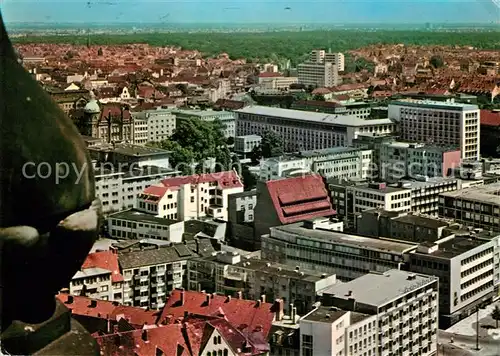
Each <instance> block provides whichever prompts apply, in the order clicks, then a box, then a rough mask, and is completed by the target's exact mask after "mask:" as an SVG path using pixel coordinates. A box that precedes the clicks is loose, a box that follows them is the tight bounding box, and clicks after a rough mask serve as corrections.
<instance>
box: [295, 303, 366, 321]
mask: <svg viewBox="0 0 500 356" xmlns="http://www.w3.org/2000/svg"><path fill="white" fill-rule="evenodd" d="M346 313H348V311H345V310H341V309H338V308H335V307H324V306H320V307H319V308H317V309H315V310H313V311H312V312H310V313H309V314H308V315H306V316H305V317H304V318H303V319H302V320H307V321H314V322H319V323H328V324H330V323H333V322H335V321H336V320H337V319H339V318H340V317H342V316H344V315H345V314H346ZM370 317H371V315H368V314H363V313H358V312H353V311H351V312H350V319H351V320H350V324H351V325H353V324H356V323H359V322H360V321H362V320H364V319H366V318H370Z"/></svg>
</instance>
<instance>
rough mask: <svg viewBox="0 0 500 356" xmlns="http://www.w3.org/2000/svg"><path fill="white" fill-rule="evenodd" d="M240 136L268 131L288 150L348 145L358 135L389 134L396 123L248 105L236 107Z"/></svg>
mask: <svg viewBox="0 0 500 356" xmlns="http://www.w3.org/2000/svg"><path fill="white" fill-rule="evenodd" d="M235 112H236V115H237V130H236V133H237V135H238V136H241V135H262V134H263V132H265V131H266V130H272V131H274V132H276V133H277V134H279V135H280V136H281V137H282V139H283V143H284V146H285V147H284V148H285V151H287V152H296V151H303V150H318V149H324V148H331V147H348V146H351V145H352V141H353V140H354V139H355V138H357V136H358V135H359V134H363V133H369V134H374V135H375V134H380V135H383V134H390V133H393V132H395V131H396V124H395V123H394V122H393V121H392V120H390V119H377V120H365V119H361V118H359V117H356V116H352V115H351V116H348V115H333V114H324V113H318V112H307V111H300V110H289V109H281V108H273V107H266V106H258V105H253V106H247V107H245V108H243V109H240V110H236V111H235Z"/></svg>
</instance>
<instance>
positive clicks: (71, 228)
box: [0, 14, 101, 355]
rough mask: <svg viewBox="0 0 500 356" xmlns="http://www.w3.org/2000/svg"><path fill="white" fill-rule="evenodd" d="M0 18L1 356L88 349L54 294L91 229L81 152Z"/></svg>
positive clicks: (88, 180) (87, 172) (86, 246)
mask: <svg viewBox="0 0 500 356" xmlns="http://www.w3.org/2000/svg"><path fill="white" fill-rule="evenodd" d="M0 21H1V29H0V119H1V123H0V259H1V260H0V288H1V289H0V317H1V319H0V320H1V325H0V326H1V328H0V330H1V334H0V343H1V345H2V348H3V349H4V351H6V352H7V353H10V354H21V355H28V354H36V355H98V354H99V349H98V347H97V343H96V342H95V341H94V339H93V338H92V337H91V336H90V335H89V334H88V333H87V332H86V331H85V330H84V329H83V327H81V325H79V324H78V323H77V322H75V321H74V320H72V319H71V314H70V312H69V310H68V309H67V308H66V307H65V306H64V305H63V304H61V303H60V302H58V301H56V298H55V295H56V294H57V293H58V291H59V290H60V289H61V288H63V287H65V286H67V284H68V283H69V281H70V280H71V278H72V277H73V275H74V274H75V273H76V271H77V270H78V269H79V268H80V266H81V265H82V263H83V261H84V260H85V257H86V256H87V254H88V252H89V250H90V249H91V247H92V245H93V243H94V241H95V239H96V237H97V234H98V227H99V225H100V217H101V209H100V203H99V201H98V200H95V191H94V177H93V170H92V166H91V162H90V158H89V156H88V152H87V150H86V148H85V144H84V143H83V141H82V139H81V137H80V135H79V133H78V131H77V129H76V128H75V127H74V126H73V124H72V122H71V121H70V119H69V118H68V117H67V116H66V115H65V114H64V113H63V112H62V111H61V110H60V108H59V107H58V106H57V104H56V103H54V101H53V100H52V99H51V98H50V97H49V96H48V94H46V93H45V91H44V90H43V89H42V88H41V87H40V86H39V84H38V83H37V82H36V81H35V80H34V79H32V78H31V75H30V74H29V73H28V72H27V71H25V70H24V69H23V67H22V66H21V64H20V63H19V62H18V59H17V56H16V54H15V51H14V50H13V47H12V44H11V42H10V41H9V38H8V36H7V32H6V29H5V26H4V23H3V19H2V17H1V14H0ZM37 169H38V170H37ZM63 170H66V171H64V172H63Z"/></svg>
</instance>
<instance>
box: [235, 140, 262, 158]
mask: <svg viewBox="0 0 500 356" xmlns="http://www.w3.org/2000/svg"><path fill="white" fill-rule="evenodd" d="M261 142H262V137H260V136H259V135H246V136H236V137H235V138H234V152H235V153H237V154H239V155H241V156H243V158H247V156H248V155H250V153H252V151H253V149H254V148H255V147H257V146H260V143H261Z"/></svg>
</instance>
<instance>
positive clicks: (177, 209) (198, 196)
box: [137, 171, 243, 221]
mask: <svg viewBox="0 0 500 356" xmlns="http://www.w3.org/2000/svg"><path fill="white" fill-rule="evenodd" d="M240 192H243V184H242V183H241V180H240V177H239V176H238V174H237V173H236V172H235V171H227V172H219V173H207V174H201V175H192V176H184V177H175V178H168V179H164V180H162V181H161V182H160V183H157V184H154V185H151V186H150V187H148V188H146V189H145V190H144V191H143V192H142V193H141V194H140V195H139V196H138V198H137V209H139V210H141V211H144V212H146V213H149V214H154V215H155V216H160V217H164V218H167V219H173V220H180V221H181V220H189V219H199V218H202V217H205V216H208V217H212V218H217V219H222V220H223V221H228V197H229V195H231V194H234V193H240Z"/></svg>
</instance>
